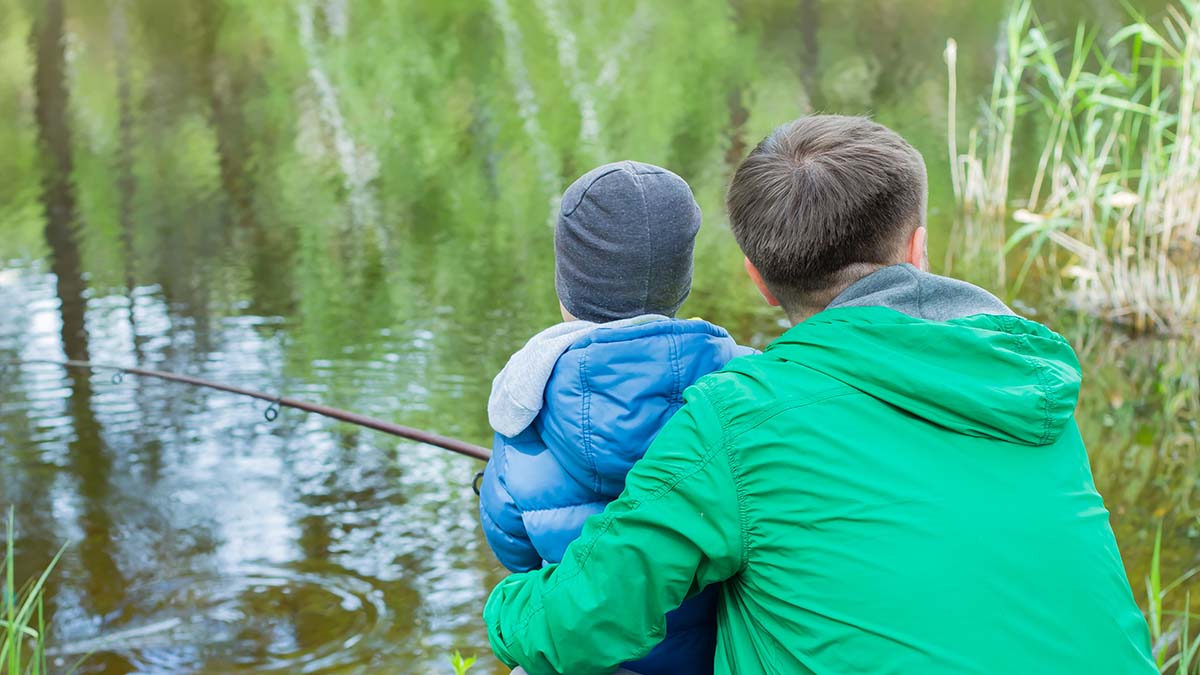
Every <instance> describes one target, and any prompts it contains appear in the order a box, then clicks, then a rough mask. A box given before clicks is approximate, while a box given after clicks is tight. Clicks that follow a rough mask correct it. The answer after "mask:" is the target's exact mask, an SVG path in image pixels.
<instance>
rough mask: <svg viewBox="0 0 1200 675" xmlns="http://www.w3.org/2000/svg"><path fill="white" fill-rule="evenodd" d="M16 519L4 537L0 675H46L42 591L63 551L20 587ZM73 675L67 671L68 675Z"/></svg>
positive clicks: (10, 521)
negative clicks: (17, 571)
mask: <svg viewBox="0 0 1200 675" xmlns="http://www.w3.org/2000/svg"><path fill="white" fill-rule="evenodd" d="M13 520H14V516H13V510H12V509H11V508H10V509H9V511H8V521H7V526H6V528H5V537H4V566H3V568H0V579H3V585H0V675H46V674H47V673H49V672H50V671H49V669H48V667H47V661H46V621H45V611H44V607H43V603H42V591H43V590H44V589H45V587H46V582H47V580H48V579H49V578H50V574H51V572H53V571H54V568H55V566H56V565H57V564H58V560H59V558H60V557H62V553H63V550H62V549H60V550H59V552H58V555H56V556H55V557H54V559H53V560H52V561H51V562H50V564H49V565H47V566H46V569H45V570H43V571H42V572H41V574H40V575H38V576H36V577H34V578H33V579H31V580H30V581H29V582H28V583H26V584H24V585H23V586H21V587H19V588H18V586H17V585H16V580H17V576H16V555H15V553H14V548H15V546H14V542H15V536H14V532H13V529H14V522H13ZM72 671H73V669H72V670H71V671H67V675H70V673H71V672H72Z"/></svg>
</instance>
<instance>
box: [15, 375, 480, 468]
mask: <svg viewBox="0 0 1200 675" xmlns="http://www.w3.org/2000/svg"><path fill="white" fill-rule="evenodd" d="M22 361H23V362H24V363H48V364H51V365H56V366H62V367H63V368H83V369H87V370H111V371H114V372H113V376H112V381H113V384H120V383H121V380H122V379H124V377H125V375H127V374H128V375H140V376H142V377H153V378H157V379H160V380H167V381H168V382H179V383H182V384H188V385H191V386H193V387H205V388H207V389H216V390H217V391H225V392H229V393H231V394H237V395H239V396H249V397H250V398H256V399H259V400H260V401H266V402H268V403H270V406H268V407H267V409H266V410H265V411H263V417H265V418H266V419H267V421H268V422H273V421H275V418H276V417H278V416H279V409H280V408H295V409H296V410H303V411H304V412H310V413H315V414H317V415H323V416H325V417H329V418H331V419H335V420H340V421H342V422H348V423H350V424H357V425H358V426H360V427H366V428H368V429H374V430H375V431H382V432H383V433H385V434H391V435H393V436H399V437H401V438H407V439H409V440H412V441H417V442H420V443H425V444H428V445H434V446H437V447H439V448H443V449H445V450H449V451H450V452H456V453H458V454H460V455H466V456H467V457H473V458H475V459H478V460H482V461H485V462H486V461H487V460H488V458H490V457H491V456H492V451H491V450H488V449H487V448H485V447H483V446H481V445H475V444H474V443H468V442H466V441H460V440H459V439H457V438H450V437H449V436H442V435H441V434H435V433H433V432H430V431H425V430H423V429H414V428H413V427H406V426H403V425H401V424H393V423H392V422H385V421H383V420H381V419H378V418H375V417H368V416H366V415H360V414H358V413H353V412H350V411H349V410H342V409H341V408H333V407H330V406H327V405H321V404H319V403H309V402H308V401H303V400H301V399H298V398H291V397H288V396H274V395H272V394H268V393H266V392H262V391H255V390H254V389H245V388H243V387H236V386H233V385H231V384H222V383H220V382H213V381H211V380H204V379H201V378H199V377H192V376H191V375H180V374H178V373H169V372H166V371H163V370H150V369H148V368H132V367H125V366H117V365H113V364H109V363H97V362H95V361H58V360H54V359H22Z"/></svg>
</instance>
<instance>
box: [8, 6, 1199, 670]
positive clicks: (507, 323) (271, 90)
mask: <svg viewBox="0 0 1200 675" xmlns="http://www.w3.org/2000/svg"><path fill="white" fill-rule="evenodd" d="M901 4H904V5H906V6H905V7H903V8H901V7H900V5H901ZM1005 4H1006V3H1004V2H1000V1H998V0H997V1H989V2H972V3H963V2H950V1H941V0H936V1H935V0H929V1H925V2H921V3H893V2H889V1H887V0H850V1H847V0H842V1H839V2H833V1H824V0H757V1H754V2H749V1H744V2H742V1H739V2H730V3H725V2H702V3H655V2H649V1H648V0H641V1H639V2H635V1H631V0H619V1H618V0H602V1H599V2H589V3H586V4H585V3H568V2H565V1H564V0H490V1H484V0H443V1H442V2H437V3H432V2H430V3H413V2H408V1H406V0H362V1H354V2H349V1H346V0H327V1H317V0H311V1H309V0H293V1H290V2H253V1H250V0H210V1H207V2H193V3H164V2H159V1H158V0H108V1H107V2H94V1H92V0H38V1H36V2H26V1H24V0H0V148H2V149H3V152H0V235H2V236H0V368H2V369H3V370H2V371H0V505H9V504H12V505H14V506H15V513H16V520H17V562H18V565H19V566H20V568H19V571H20V573H21V574H22V575H23V576H28V575H30V574H33V573H34V571H35V570H37V569H39V568H40V566H42V565H44V564H45V563H46V562H47V561H49V560H50V558H51V557H52V556H53V554H54V552H55V551H56V550H57V549H58V547H59V545H60V544H62V543H63V542H70V546H69V548H68V549H67V553H66V555H65V557H64V559H63V561H62V563H61V566H60V567H59V569H58V571H57V572H56V574H55V576H54V582H53V583H52V585H51V586H50V588H49V591H48V594H47V603H48V604H47V609H48V610H49V612H50V619H51V626H52V636H51V645H52V647H54V648H55V649H57V650H58V651H57V652H56V660H57V662H58V663H60V664H70V663H72V662H73V661H74V659H75V658H77V657H78V656H79V655H81V654H83V653H86V652H93V653H92V655H91V656H90V657H89V658H88V659H87V660H86V661H85V662H84V665H83V667H82V671H81V672H84V673H113V674H121V673H146V674H149V673H156V674H157V673H161V674H167V673H242V672H246V673H248V672H256V673H397V672H405V673H409V672H412V673H418V672H419V673H446V672H450V668H449V665H448V662H447V661H446V655H447V654H448V653H450V652H452V651H453V650H455V649H460V650H462V651H463V652H464V653H467V654H471V653H474V654H478V655H480V656H481V657H484V658H483V659H482V662H481V665H480V666H479V667H477V668H476V670H475V671H473V672H480V671H485V672H491V671H493V670H495V672H501V670H500V669H498V668H497V667H496V665H495V663H494V661H492V660H491V659H490V656H488V653H489V652H488V649H487V639H486V635H485V632H484V630H483V628H482V627H481V625H480V622H479V620H478V616H479V613H480V611H481V609H482V605H483V601H484V599H485V598H486V594H487V591H488V589H489V588H491V586H492V585H493V584H494V583H495V582H496V581H497V580H498V579H499V578H500V577H501V576H502V575H503V571H502V570H501V569H500V567H499V565H498V564H497V563H496V561H495V560H494V558H493V557H492V556H491V553H490V552H489V551H488V549H487V546H486V544H485V543H484V542H483V539H482V536H481V534H480V532H479V528H478V524H477V516H476V510H475V509H476V506H475V504H476V502H475V498H474V495H473V493H472V491H471V488H470V484H471V480H472V478H473V476H474V474H475V472H476V471H477V470H479V468H480V466H479V465H478V464H477V463H476V462H474V461H473V460H470V459H466V458H462V457H458V456H455V455H451V454H449V453H447V452H444V451H442V450H438V449H436V448H431V447H428V446H423V445H419V444H415V443H408V442H402V441H397V440H396V439H394V438H392V437H388V436H383V435H380V434H377V433H374V432H370V431H366V430H363V429H361V428H357V427H351V426H346V425H339V424H335V423H332V422H330V421H328V420H325V419H322V418H318V417H314V416H306V415H304V414H302V413H299V412H296V411H290V410H287V411H284V412H283V414H282V415H280V417H279V419H277V420H275V421H274V422H268V421H266V420H265V419H264V417H263V410H264V407H265V406H264V405H260V404H259V403H258V402H255V401H252V400H249V399H244V398H239V397H235V396H232V395H229V394H224V393H219V392H214V391H209V390H204V389H197V388H191V387H186V386H182V385H177V384H172V383H167V382H161V381H156V380H149V379H140V378H135V377H127V378H125V379H124V380H123V381H121V382H120V383H116V382H114V381H113V380H112V379H111V373H110V372H96V373H87V372H82V371H72V372H65V371H64V370H63V369H61V368H59V367H57V366H53V365H46V364H35V363H29V362H28V361H30V360H33V359H39V358H50V359H56V358H64V357H69V358H73V359H89V358H90V359H94V360H97V361H104V362H112V363H117V364H126V365H132V364H139V365H142V366H144V367H150V368H159V369H164V370H170V371H175V372H181V373H187V374H191V375H196V376H201V377H206V378H210V379H214V380H219V381H223V382H229V383H232V384H236V385H240V386H243V387H249V388H255V389H263V390H267V391H271V392H278V393H280V394H283V395H288V396H294V397H299V398H305V399H309V400H312V401H318V402H322V403H326V404H329V405H334V406H341V407H345V408H349V409H352V410H354V411H357V412H361V413H365V414H370V415H375V416H378V417H382V418H385V419H389V420H395V421H397V422H400V423H403V424H407V425H411V426H418V427H423V428H428V429H431V430H435V431H438V432H440V433H443V434H447V435H451V436H458V437H462V438H464V439H467V440H471V441H473V442H477V443H485V444H486V443H487V441H488V438H489V433H488V428H487V423H486V418H485V412H484V406H485V402H486V399H487V394H488V390H489V386H490V380H491V377H492V376H493V374H494V373H495V372H497V371H498V370H499V368H500V367H501V366H502V365H503V364H504V362H505V360H506V358H507V357H508V355H509V354H510V353H511V352H512V351H514V350H515V349H516V348H518V347H519V346H520V345H521V344H522V343H523V341H524V340H525V339H526V338H527V337H528V336H529V335H531V334H533V333H534V332H536V331H537V330H539V329H540V328H542V327H544V326H546V325H548V324H550V323H551V322H553V321H555V320H556V315H557V303H556V300H555V297H554V291H553V284H552V271H553V260H552V257H551V254H552V231H551V229H550V227H549V222H550V218H551V213H552V209H553V204H554V199H555V197H556V195H557V194H558V193H559V191H560V190H561V189H562V187H563V186H565V184H566V183H567V182H569V181H570V180H572V179H573V178H574V177H575V176H577V175H578V174H580V173H582V172H583V171H584V170H586V169H588V168H590V167H591V166H592V165H594V164H597V163H600V162H602V161H607V160H612V159H618V158H635V159H641V160H643V161H649V162H656V163H660V164H663V165H665V166H668V167H671V168H673V169H675V170H676V171H677V172H679V173H681V174H682V175H684V176H685V177H686V178H687V179H688V180H689V181H691V182H692V184H693V186H694V188H695V190H696V192H697V196H698V199H699V201H700V203H701V205H702V207H703V209H704V212H705V215H706V224H705V226H704V228H703V230H702V234H701V239H700V243H699V246H698V249H697V269H696V282H695V289H694V292H693V294H692V297H691V299H690V300H689V302H688V304H687V305H686V306H685V308H684V310H683V314H684V315H687V316H693V315H702V316H704V317H706V318H708V319H710V320H713V321H715V322H718V323H721V324H723V325H725V326H726V327H728V328H729V329H730V330H731V332H732V333H733V334H734V335H735V337H737V338H738V339H739V340H741V341H743V342H747V343H750V344H754V345H756V346H760V347H761V346H763V345H764V344H765V343H766V342H768V341H769V340H770V339H771V338H772V337H773V336H775V335H777V334H778V333H779V332H781V330H782V324H781V321H780V317H779V316H778V315H777V314H775V313H774V312H772V311H771V310H770V309H769V308H767V307H765V306H763V305H762V304H761V303H760V302H759V301H758V300H757V299H756V295H755V293H754V291H753V289H752V287H751V286H750V284H749V282H748V281H747V280H746V279H744V278H743V276H742V274H741V272H740V264H739V263H740V257H739V254H738V252H737V249H736V247H735V245H734V243H733V241H732V238H731V237H730V236H729V233H728V230H727V228H726V227H725V225H724V215H723V212H722V209H721V191H722V187H723V185H724V182H725V181H726V180H727V177H728V174H729V171H730V169H731V167H732V166H733V165H735V164H736V162H737V160H738V159H739V158H740V157H741V156H742V155H743V154H744V153H745V152H746V150H747V149H748V147H749V146H750V145H752V144H753V143H754V142H756V141H757V139H758V138H760V137H761V136H763V135H764V134H765V133H766V132H767V131H769V130H770V129H771V128H772V127H773V126H775V125H776V124H778V123H781V122H783V121H786V120H788V119H791V118H793V117H796V116H798V115H800V114H803V113H805V112H809V111H812V110H825V111H837V112H845V113H864V112H870V113H872V114H874V115H875V116H876V118H877V119H879V120H880V121H882V122H883V123H885V124H888V125H890V126H892V127H893V128H895V129H897V130H898V131H899V132H900V133H902V134H903V135H905V136H906V137H908V138H909V139H911V140H912V141H913V142H914V144H915V145H917V146H918V147H919V148H920V149H921V150H922V151H923V152H924V153H925V155H926V157H927V159H928V161H929V165H930V172H931V192H932V195H931V224H932V232H933V234H932V237H933V239H934V240H935V244H934V246H935V248H936V247H937V246H938V245H939V244H938V243H937V242H944V241H945V240H946V237H947V233H948V231H949V227H950V224H951V222H952V219H953V212H954V209H953V200H952V196H951V193H950V186H949V176H948V172H947V170H946V160H945V155H946V151H945V129H946V126H947V125H946V94H945V89H946V82H945V75H944V65H943V63H942V50H943V48H944V46H945V43H946V39H947V38H950V37H954V38H956V39H957V40H958V62H959V92H960V109H966V112H964V113H963V114H964V115H965V116H967V117H969V116H970V115H971V114H973V112H972V111H973V110H975V107H974V106H972V105H970V104H971V102H972V101H974V100H977V99H978V98H980V97H982V96H984V95H985V94H986V93H987V92H988V90H989V86H990V85H989V82H990V79H991V71H992V67H993V65H994V63H995V55H996V44H997V38H998V36H999V28H1000V25H1001V22H1002V20H1003V17H1004V11H1005ZM1043 4H1044V5H1045V6H1044V7H1039V8H1038V9H1039V11H1040V12H1042V16H1043V18H1044V19H1045V20H1047V21H1049V22H1052V23H1057V25H1059V26H1066V27H1068V28H1070V27H1073V26H1074V25H1075V23H1076V22H1078V21H1080V20H1086V21H1089V22H1091V23H1092V24H1093V25H1098V26H1101V27H1102V28H1103V29H1105V30H1112V28H1113V27H1114V26H1117V25H1119V23H1120V21H1122V20H1123V18H1124V16H1125V15H1124V10H1123V9H1121V7H1120V4H1119V3H1118V2H1116V1H1115V0H1113V1H1112V2H1108V1H1102V0H1095V1H1091V2H1086V1H1078V2H1066V3H1061V2H1054V3H1043ZM1136 4H1139V5H1140V6H1142V7H1143V8H1144V9H1145V10H1147V11H1150V12H1156V11H1160V10H1161V7H1162V4H1161V3H1157V2H1150V3H1136ZM685 5H686V7H685ZM1030 142H1031V143H1032V142H1034V141H1030ZM941 246H944V243H943V244H941ZM934 257H935V259H937V258H939V256H937V255H935V256H934ZM1020 306H1021V307H1022V308H1023V310H1024V311H1027V312H1030V313H1036V314H1037V316H1038V318H1040V319H1042V320H1045V321H1047V322H1048V323H1050V324H1051V325H1052V326H1053V327H1055V328H1057V329H1059V330H1062V331H1064V332H1067V333H1068V334H1069V335H1071V336H1072V337H1073V339H1076V341H1077V343H1078V344H1079V345H1080V346H1081V350H1082V353H1083V358H1084V361H1085V370H1086V372H1087V374H1088V378H1089V379H1088V383H1087V385H1086V387H1085V392H1084V398H1083V402H1082V404H1081V408H1080V421H1081V425H1082V426H1083V428H1084V432H1085V436H1086V437H1087V438H1088V441H1089V444H1090V447H1091V449H1092V452H1093V461H1094V465H1095V468H1096V473H1097V480H1098V483H1099V484H1100V486H1101V489H1102V491H1103V492H1104V493H1105V494H1106V496H1107V498H1108V503H1109V506H1110V509H1111V510H1112V511H1113V514H1114V525H1115V526H1116V528H1117V530H1118V536H1119V539H1120V543H1121V546H1122V550H1123V553H1124V555H1125V559H1126V563H1127V566H1128V568H1129V572H1130V577H1131V579H1133V581H1134V588H1135V592H1136V593H1137V594H1138V595H1139V597H1142V596H1143V595H1144V594H1143V592H1142V591H1141V590H1140V589H1141V588H1142V586H1143V584H1142V578H1143V577H1144V575H1145V574H1146V564H1147V562H1148V561H1149V557H1150V553H1149V551H1150V547H1151V544H1152V541H1153V532H1154V529H1155V526H1156V524H1157V523H1158V522H1159V519H1160V518H1163V517H1164V516H1165V523H1166V525H1165V527H1166V534H1165V535H1164V539H1165V541H1166V551H1165V553H1164V561H1165V562H1164V574H1165V575H1167V576H1168V577H1169V576H1172V575H1174V574H1177V573H1179V572H1181V571H1183V570H1184V569H1186V568H1188V567H1190V566H1192V565H1195V564H1198V563H1200V554H1198V553H1197V550H1198V549H1200V546H1198V543H1200V533H1198V532H1197V527H1196V520H1195V514H1196V510H1195V509H1196V507H1195V505H1194V502H1195V500H1196V497H1195V495H1194V494H1193V491H1194V487H1195V485H1196V482H1197V467H1196V466H1194V465H1192V464H1186V463H1182V464H1181V463H1180V461H1179V460H1178V458H1174V459H1173V457H1175V456H1174V455H1172V450H1171V449H1172V448H1176V447H1182V445H1174V444H1175V443H1180V444H1186V443H1188V442H1189V440H1188V438H1186V436H1187V434H1188V433H1189V432H1188V431H1187V427H1184V430H1183V431H1179V430H1178V429H1176V428H1174V427H1171V426H1170V425H1169V424H1166V423H1164V422H1163V417H1162V415H1163V413H1162V410H1161V406H1159V402H1160V399H1161V398H1162V396H1164V395H1166V394H1164V393H1163V392H1164V391H1166V392H1167V394H1169V395H1174V394H1173V393H1172V392H1175V391H1176V389H1172V388H1171V387H1173V386H1175V385H1178V384H1179V383H1180V382H1185V380H1187V378H1189V377H1190V378H1192V381H1193V383H1194V379H1195V374H1194V361H1189V360H1188V359H1190V358H1191V357H1190V356H1187V354H1188V352H1186V351H1185V352H1183V353H1184V356H1180V350H1182V349H1184V347H1181V346H1180V345H1178V344H1171V343H1163V342H1154V341H1150V342H1147V341H1139V342H1136V343H1131V341H1130V340H1128V339H1126V338H1123V337H1121V336H1120V335H1119V334H1117V333H1112V332H1111V331H1107V330H1104V329H1102V328H1096V327H1093V326H1090V321H1089V320H1088V319H1087V318H1086V317H1078V316H1072V315H1067V314H1063V313H1058V312H1053V311H1048V309H1047V308H1048V307H1051V306H1052V305H1051V304H1048V303H1046V302H1044V301H1037V300H1027V301H1026V303H1025V304H1022V305H1020ZM1189 362H1190V363H1192V364H1193V365H1192V366H1191V369H1189V367H1188V366H1187V365H1186V364H1187V363H1189ZM1164 383H1166V384H1164ZM1164 387H1165V388H1164ZM1181 389H1182V387H1181ZM1182 395H1185V396H1186V395H1187V394H1186V390H1183V394H1182ZM1167 414H1170V413H1167ZM1191 429H1192V431H1191V432H1190V433H1191V434H1192V437H1191V441H1190V442H1192V443H1194V440H1195V439H1194V434H1195V427H1194V423H1193V426H1192V427H1191ZM1178 434H1183V435H1184V437H1183V438H1182V440H1180V438H1176V435H1178ZM1189 500H1190V501H1189ZM1195 595H1197V596H1198V597H1200V592H1197V593H1196V594H1195Z"/></svg>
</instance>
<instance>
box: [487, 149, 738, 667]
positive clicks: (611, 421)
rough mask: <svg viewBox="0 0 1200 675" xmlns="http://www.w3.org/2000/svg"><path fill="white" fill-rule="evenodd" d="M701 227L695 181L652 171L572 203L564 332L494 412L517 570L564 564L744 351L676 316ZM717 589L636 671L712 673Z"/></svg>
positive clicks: (517, 375)
mask: <svg viewBox="0 0 1200 675" xmlns="http://www.w3.org/2000/svg"><path fill="white" fill-rule="evenodd" d="M699 227H700V207H699V206H698V205H697V204H696V201H695V199H694V198H693V196H692V191H691V189H690V188H689V187H688V185H687V183H686V182H684V180H683V179H682V178H680V177H679V176H676V175H675V174H673V173H671V172H670V171H667V170H666V169H662V168H659V167H657V166H652V165H649V164H642V163H639V162H618V163H614V164H606V165H604V166H601V167H599V168H596V169H593V170H592V171H590V172H588V173H587V174H585V175H584V176H583V177H581V178H580V179H578V180H577V181H575V182H574V183H573V184H572V185H571V186H570V187H569V188H568V189H567V191H566V193H565V194H564V195H563V200H562V209H561V211H560V213H559V217H558V222H557V225H556V228H555V233H554V248H555V288H556V290H557V291H558V297H559V300H560V304H561V307H560V309H561V311H562V316H563V320H564V323H561V324H558V325H555V326H552V327H550V328H548V329H546V330H545V331H543V332H541V333H539V334H538V335H536V336H534V337H533V338H532V339H531V340H530V341H529V343H528V344H526V345H525V347H524V348H522V349H521V350H520V351H518V352H517V353H516V354H514V355H513V356H512V358H511V359H509V361H508V365H506V366H505V367H504V370H502V371H501V372H500V374H499V375H497V376H496V379H495V381H494V382H493V383H492V395H491V398H490V400H489V401H488V417H489V420H490V422H491V424H492V427H493V428H494V429H495V431H496V437H495V450H494V454H493V456H492V459H491V461H490V462H488V466H487V469H486V471H485V472H484V478H483V483H482V485H481V488H480V516H481V518H482V521H483V530H484V532H485V534H486V535H487V539H488V542H489V543H490V544H491V547H492V550H493V551H495V553H496V557H497V558H499V559H500V562H502V563H503V564H504V566H505V567H507V568H508V569H510V570H512V571H513V572H525V571H529V570H533V569H538V568H540V567H542V566H543V565H544V564H550V563H557V562H559V561H560V560H561V559H562V555H563V551H564V550H565V549H566V548H567V545H568V544H569V543H570V542H571V541H572V540H574V539H575V538H576V537H578V536H579V533H580V531H581V530H582V529H583V523H584V521H585V520H586V519H587V518H588V516H591V515H593V514H596V513H600V512H601V511H602V510H604V507H605V505H606V504H608V502H610V501H612V500H614V499H616V498H617V496H618V495H619V494H621V490H622V489H623V488H624V486H625V474H626V473H627V472H628V471H629V469H630V468H631V467H632V466H633V464H634V462H636V461H637V460H638V459H639V458H641V456H642V455H643V454H644V453H645V451H646V448H647V447H649V445H650V442H651V441H653V440H654V437H655V435H656V434H657V433H658V430H659V429H660V428H661V427H662V425H663V424H665V423H666V421H667V420H668V419H670V417H671V415H673V414H674V413H675V411H676V410H677V409H678V408H679V407H680V406H681V405H682V404H683V390H684V389H686V388H687V387H689V386H691V385H692V384H693V383H694V382H695V381H696V380H697V379H699V378H700V377H701V376H703V375H706V374H708V373H710V372H712V371H715V370H717V369H719V368H721V367H722V366H724V365H725V363H726V362H728V361H729V360H730V359H732V358H733V357H734V356H737V355H739V354H741V353H743V350H741V349H740V348H739V347H738V346H737V345H736V344H735V343H734V341H733V339H732V338H730V337H729V334H728V333H727V332H725V330H723V329H721V328H719V327H717V326H714V325H712V324H710V323H708V322H706V321H700V320H686V321H685V320H680V319H674V318H671V317H673V316H674V314H675V312H676V311H677V310H678V309H679V306H680V305H682V304H683V301H684V299H685V298H687V296H688V292H689V291H690V289H691V277H692V248H693V243H694V240H695V237H696V231H697V230H698V229H699ZM691 515H695V514H691ZM715 591H716V589H715V588H713V589H709V591H706V592H704V593H701V594H700V595H698V596H696V597H694V598H691V599H689V600H688V601H686V602H684V604H683V605H682V606H681V607H680V608H679V609H678V610H676V611H674V612H671V613H670V614H669V615H668V617H667V637H666V639H665V640H664V641H663V642H662V643H661V644H660V645H659V646H658V647H656V648H655V649H654V650H653V651H652V652H651V653H650V654H649V655H648V656H647V657H645V658H644V659H641V660H639V661H637V662H635V663H631V664H627V666H628V667H629V668H630V669H632V670H634V671H637V672H638V673H642V674H643V675H666V674H668V673H711V672H712V662H713V649H714V642H715V630H716V629H715V615H716V610H715V600H716V594H715Z"/></svg>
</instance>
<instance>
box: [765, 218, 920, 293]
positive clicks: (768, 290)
mask: <svg viewBox="0 0 1200 675" xmlns="http://www.w3.org/2000/svg"><path fill="white" fill-rule="evenodd" d="M922 229H924V228H922ZM742 260H743V262H744V263H745V267H746V274H749V275H750V280H751V281H753V282H754V285H755V286H758V292H759V293H762V296H763V299H764V300H766V301H767V304H768V305H770V306H772V307H778V306H779V300H777V299H776V298H775V294H774V293H772V292H771V289H769V288H767V282H765V281H763V278H762V275H761V274H759V273H758V268H757V267H755V266H754V263H752V262H750V259H749V258H742Z"/></svg>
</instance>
